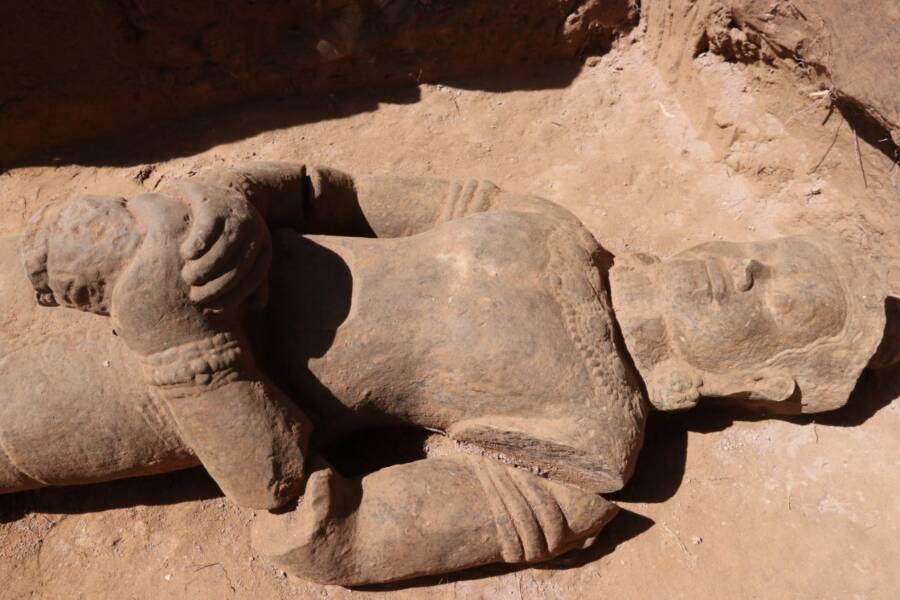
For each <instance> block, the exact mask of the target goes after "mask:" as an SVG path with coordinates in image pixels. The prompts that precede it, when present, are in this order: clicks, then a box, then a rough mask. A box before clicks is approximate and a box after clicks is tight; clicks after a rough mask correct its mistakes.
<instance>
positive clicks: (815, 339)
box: [610, 235, 886, 413]
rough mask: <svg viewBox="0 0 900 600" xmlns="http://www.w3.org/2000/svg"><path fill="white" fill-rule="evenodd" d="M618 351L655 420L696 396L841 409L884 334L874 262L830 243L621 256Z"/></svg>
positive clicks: (792, 240)
mask: <svg viewBox="0 0 900 600" xmlns="http://www.w3.org/2000/svg"><path fill="white" fill-rule="evenodd" d="M610 277H611V285H612V297H613V305H614V308H615V312H616V316H617V318H618V319H619V323H620V325H621V327H622V331H623V335H624V338H625V343H626V345H627V347H628V350H629V352H630V353H631V355H632V357H633V358H634V361H635V364H636V366H637V368H638V370H639V371H640V373H641V375H642V376H643V377H644V381H645V383H646V385H647V391H648V394H649V396H650V401H651V402H652V403H653V405H654V406H655V407H657V408H658V409H661V410H678V409H683V408H690V407H691V406H694V405H695V404H696V403H697V401H698V399H699V398H700V397H730V398H739V399H744V400H755V401H765V402H774V403H778V404H777V405H768V406H769V407H770V408H772V409H774V410H776V411H778V412H804V413H812V412H821V411H825V410H831V409H834V408H838V407H840V406H843V405H844V404H845V403H846V401H847V398H848V397H849V395H850V392H851V391H852V390H853V387H854V385H855V384H856V380H857V379H858V377H859V374H860V373H861V371H862V370H863V369H864V368H865V367H866V364H867V363H868V362H869V359H870V358H871V357H872V355H873V354H874V353H875V351H876V349H877V347H878V345H879V342H880V341H881V338H882V336H883V335H884V328H885V297H886V290H885V281H884V277H883V274H881V273H880V272H879V270H878V269H877V267H876V265H875V263H874V262H873V261H871V260H869V259H867V258H865V257H862V256H857V255H855V254H854V253H853V252H852V250H851V249H850V248H849V247H847V246H845V245H844V244H843V243H841V242H840V241H839V240H838V239H836V238H833V237H830V236H826V235H811V236H803V237H789V238H780V239H775V240H770V241H764V242H755V243H729V242H712V243H707V244H701V245H699V246H696V247H694V248H691V249H689V250H686V251H684V252H682V253H680V254H677V255H675V256H673V257H672V258H671V259H669V260H665V261H660V260H659V259H657V258H655V257H651V256H647V255H641V254H632V255H624V256H620V257H617V259H616V262H615V265H614V267H613V269H612V270H611V273H610Z"/></svg>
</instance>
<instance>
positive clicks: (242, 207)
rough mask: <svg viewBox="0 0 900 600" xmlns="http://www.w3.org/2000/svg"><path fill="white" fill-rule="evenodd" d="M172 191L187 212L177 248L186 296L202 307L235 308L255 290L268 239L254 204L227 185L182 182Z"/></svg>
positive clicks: (260, 281)
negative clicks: (187, 288) (184, 231)
mask: <svg viewBox="0 0 900 600" xmlns="http://www.w3.org/2000/svg"><path fill="white" fill-rule="evenodd" d="M174 192H175V193H176V194H177V195H178V196H179V197H180V198H181V199H182V200H183V201H185V202H186V203H187V205H188V207H189V209H190V212H191V221H190V226H189V229H188V232H187V235H186V237H185V239H184V242H183V243H182V244H181V248H180V252H181V257H182V258H183V259H184V261H185V263H184V267H183V268H182V270H181V276H182V278H183V279H184V281H185V283H187V284H188V286H190V292H189V296H190V300H191V301H192V302H194V303H195V304H197V305H199V306H203V307H217V306H234V305H236V304H238V303H240V302H242V301H243V300H245V299H247V298H248V297H250V296H252V295H253V294H254V293H256V292H258V291H260V290H261V286H262V284H263V283H264V281H265V278H266V275H267V274H268V268H269V262H270V260H271V239H270V237H269V230H268V227H267V226H266V223H265V221H264V220H263V218H262V216H261V215H260V214H259V212H258V211H257V210H256V208H254V206H253V205H252V204H251V203H250V202H248V201H247V199H246V198H245V197H244V196H243V195H242V194H240V193H239V192H237V191H235V190H233V189H230V188H224V187H217V186H212V185H206V184H201V183H193V182H185V183H182V184H180V185H179V186H178V188H177V190H174ZM256 298H257V299H258V300H261V301H264V298H262V297H260V295H257V296H256Z"/></svg>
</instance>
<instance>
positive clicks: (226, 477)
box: [0, 163, 893, 585]
mask: <svg viewBox="0 0 900 600" xmlns="http://www.w3.org/2000/svg"><path fill="white" fill-rule="evenodd" d="M278 227H280V228H281V231H279V232H278V234H277V236H276V243H275V244H274V246H273V245H271V244H270V238H269V228H278ZM291 228H292V229H294V230H295V231H290V230H289V229H291ZM301 232H305V234H304V233H301ZM322 233H329V234H331V235H322ZM363 236H370V237H363ZM373 237H374V238H381V239H372V238H373ZM273 252H274V256H275V262H274V265H273V268H272V276H271V282H270V283H271V285H267V280H268V279H269V260H270V256H271V253H273ZM22 255H23V259H24V264H25V270H26V272H27V275H28V278H29V280H30V283H31V285H32V286H33V287H34V289H35V291H36V294H37V300H38V301H39V302H40V303H41V304H44V305H46V306H52V305H55V304H62V305H65V306H68V307H70V308H77V309H80V310H81V311H82V313H76V312H73V311H59V310H51V309H48V308H44V309H40V310H38V311H37V312H34V311H32V312H27V311H26V312H25V313H24V314H26V315H28V318H29V319H33V321H31V320H29V321H28V322H27V323H23V329H22V330H21V331H20V330H8V331H7V330H5V331H4V337H5V340H8V341H5V343H6V344H9V346H8V349H7V348H4V349H3V352H2V354H0V356H2V362H0V366H2V367H3V368H6V366H7V365H9V364H10V358H11V357H15V359H16V360H18V361H20V362H18V363H14V364H13V367H15V368H17V369H18V370H16V371H7V372H6V374H5V376H4V380H5V379H10V380H11V381H12V380H13V379H17V380H18V381H21V382H24V383H23V384H20V385H14V386H10V389H12V395H11V396H10V397H9V398H8V400H7V401H6V402H5V403H4V407H3V408H4V410H6V411H9V422H10V423H12V424H13V428H11V429H6V428H5V427H6V421H0V423H3V425H4V428H2V429H0V441H2V446H3V449H4V460H3V461H0V477H2V479H0V490H2V491H16V490H19V489H24V488H28V487H35V486H39V485H47V484H54V483H84V482H89V481H92V480H101V479H107V478H113V477H123V476H128V475H132V474H141V473H150V472H159V471H163V470H169V469H174V468H179V467H181V466H184V465H186V464H190V462H191V461H192V460H193V457H196V459H199V460H200V462H201V463H202V464H203V465H204V466H205V467H206V468H207V470H208V471H209V472H210V474H211V475H212V476H213V477H214V478H215V480H216V481H217V483H219V485H220V486H221V487H222V489H223V490H224V491H225V493H226V495H227V496H228V497H229V498H231V499H232V500H234V501H236V502H238V503H239V504H241V505H244V506H251V507H259V508H268V509H275V508H277V509H280V511H281V512H280V514H278V515H270V516H267V517H265V518H263V519H261V521H260V524H259V526H258V527H257V530H256V533H255V540H256V544H257V545H258V547H259V549H260V550H261V552H263V553H264V554H265V555H267V556H269V557H271V558H272V560H274V561H276V562H277V563H278V564H280V565H282V566H283V567H284V568H286V569H287V570H290V571H291V572H294V573H296V574H299V575H302V576H304V577H309V578H312V579H314V580H316V581H321V582H328V583H340V584H344V585H354V584H361V583H374V582H383V581H394V580H398V579H404V578H408V577H414V576H417V575H424V574H432V573H443V572H447V571H451V570H456V569H460V568H465V567H470V566H475V565H480V564H486V563H491V562H507V563H531V562H537V561H541V560H545V559H548V558H551V557H553V556H556V555H558V554H560V553H562V552H565V551H566V550H569V549H572V548H575V547H579V546H582V545H584V544H585V543H588V542H589V540H590V539H591V538H593V537H594V536H595V535H596V534H597V533H598V532H599V531H600V529H601V528H602V527H603V526H604V525H605V524H606V523H607V521H608V520H609V519H610V518H611V516H612V515H613V514H614V512H615V507H614V506H613V505H611V504H610V503H608V502H607V501H606V500H604V499H602V498H600V497H598V496H597V493H606V492H612V491H616V490H618V489H620V488H621V487H622V486H623V485H624V483H625V481H626V480H627V479H628V477H629V476H630V474H631V472H632V469H633V466H634V460H635V458H636V457H637V454H638V451H639V449H640V445H641V443H642V436H643V427H644V419H645V416H646V409H645V402H644V398H643V397H642V391H641V386H640V380H639V378H638V372H639V374H640V376H641V377H642V378H643V380H644V383H645V384H646V388H647V390H648V392H649V395H650V401H651V402H652V403H653V405H654V406H655V407H657V408H659V409H663V410H671V409H682V408H689V407H690V406H692V405H693V404H694V403H695V402H696V400H697V399H698V398H699V397H700V396H701V395H703V396H711V397H737V398H740V399H743V400H747V401H751V402H757V403H761V404H763V405H770V404H773V403H774V404H775V405H776V406H777V407H785V408H784V411H787V412H790V411H792V410H793V411H795V412H796V411H799V410H803V411H805V412H816V411H822V410H830V409H832V408H835V407H837V406H840V405H842V404H843V403H844V402H845V401H846V398H847V395H848V394H849V390H850V389H851V388H852V387H853V385H854V384H855V382H856V378H857V377H858V375H859V373H860V371H861V370H862V369H863V367H865V366H866V364H867V363H868V362H869V361H870V359H871V358H872V356H873V354H875V353H876V348H877V347H878V345H879V342H880V341H881V338H882V336H883V335H884V332H885V304H884V299H885V289H884V286H885V284H884V277H883V274H880V273H879V272H878V271H877V269H876V268H875V267H874V266H873V265H871V264H870V262H869V261H868V260H867V259H866V258H864V257H856V256H855V255H854V254H853V253H848V252H846V251H844V250H842V247H841V246H840V245H839V244H837V243H836V242H833V241H832V240H831V239H830V238H828V237H826V236H812V237H806V238H783V239H779V240H774V241H770V242H758V243H752V244H727V243H716V244H706V245H701V246H698V247H695V248H693V249H690V250H688V251H686V252H684V253H682V254H679V255H677V256H676V257H674V258H673V259H671V260H669V261H666V262H660V261H658V260H655V259H653V258H651V257H647V256H643V255H632V256H627V257H622V258H620V259H619V261H618V263H617V265H616V266H615V267H613V269H612V272H611V279H610V277H609V276H608V273H609V269H610V265H611V261H612V257H611V256H610V255H609V254H608V253H607V252H606V251H605V250H603V248H602V247H601V246H600V245H599V244H598V243H597V241H596V240H595V239H594V238H593V236H591V234H590V233H588V232H587V230H586V229H584V227H583V225H581V223H580V222H579V221H578V220H577V219H576V218H575V217H574V216H573V215H571V214H570V213H568V212H567V211H566V210H564V209H562V208H561V207H559V206H556V205H554V204H552V203H550V202H548V201H546V200H543V199H541V198H538V197H534V196H527V195H521V194H511V193H507V192H504V191H503V190H501V189H499V188H497V187H496V186H494V185H493V184H490V183H487V182H467V183H464V184H457V183H453V182H447V181H442V180H434V179H408V178H399V177H384V178H378V177H354V176H350V175H348V174H344V173H341V172H338V171H334V170H330V169H311V170H309V171H307V169H306V168H305V167H303V166H302V165H292V164H278V163H258V164H250V165H247V166H244V167H239V168H235V169H214V170H210V171H207V172H204V173H201V174H200V175H197V176H196V177H193V178H189V179H186V180H181V181H178V182H175V183H173V184H171V185H169V186H167V187H166V188H162V189H161V191H160V193H156V194H144V195H141V196H138V197H136V198H134V199H132V200H130V201H127V202H126V201H124V200H122V199H119V198H104V197H95V196H87V197H76V198H74V199H71V200H67V201H64V202H61V203H57V204H54V205H50V206H49V207H47V208H46V209H44V210H42V211H40V212H39V213H37V214H36V215H35V217H34V219H33V220H32V222H31V224H30V226H29V230H28V231H27V232H26V235H25V236H24V240H23V241H22ZM4 260H5V261H6V262H8V263H9V262H12V259H10V258H9V257H4ZM20 277H21V276H20ZM11 281H14V279H12V278H11ZM20 282H21V279H20ZM610 287H611V293H612V303H611V302H610ZM267 289H268V291H269V292H270V293H271V303H270V304H271V306H270V308H269V309H268V310H267V311H266V312H263V313H262V314H261V315H258V317H260V318H255V319H252V320H249V319H248V316H249V315H248V311H249V310H251V309H258V308H260V306H261V305H262V304H263V302H264V300H265V296H266V290H267ZM5 300H6V299H5ZM8 300H9V301H10V302H11V303H15V302H21V299H20V296H12V297H10V298H9V299H8ZM613 307H615V308H616V310H617V312H618V319H616V318H614V315H613ZM46 313H61V315H54V316H46ZM84 313H93V314H84ZM107 314H108V315H110V317H111V319H109V320H105V317H104V316H103V315H107ZM62 315H64V316H62ZM56 316H59V317H60V318H62V319H66V318H67V317H68V318H69V319H70V322H71V323H72V324H73V325H74V326H75V328H74V329H71V330H69V332H68V333H70V334H71V335H72V337H71V338H69V340H68V344H69V345H66V344H59V345H58V346H57V348H58V349H57V352H58V353H59V354H55V355H50V356H51V358H55V359H56V360H59V361H60V362H65V364H66V366H67V368H70V369H73V370H74V372H76V373H84V374H85V375H81V376H72V382H73V383H74V385H72V386H69V385H68V383H69V381H68V380H67V378H68V377H70V376H71V375H69V372H68V371H67V372H63V373H61V374H60V375H59V376H58V377H57V376H56V375H55V374H54V373H53V371H52V365H50V366H51V370H46V367H47V363H46V362H44V363H42V362H41V361H40V358H39V357H40V353H41V352H44V351H45V350H44V347H43V342H44V340H43V339H42V338H41V336H40V335H39V333H36V332H40V331H41V329H42V328H44V327H46V323H47V321H43V319H45V318H47V319H51V318H54V317H56ZM82 318H86V319H89V320H84V321H80V320H79V319H82ZM98 319H99V320H98ZM65 322H66V321H65V320H63V321H61V323H63V324H65ZM618 324H621V326H622V332H621V334H620V332H619V330H618ZM104 325H106V327H110V329H107V330H106V331H107V332H108V333H105V335H104V334H102V333H100V332H102V331H103V329H104ZM78 327H82V328H83V329H82V330H81V331H79V329H78ZM28 328H31V329H28ZM94 328H95V329H94ZM112 328H114V330H115V332H116V334H115V335H114V334H113V333H112ZM92 331H93V332H94V333H95V334H96V335H95V337H94V338H93V340H94V342H93V344H92V345H90V346H82V347H80V348H76V346H75V344H78V343H79V342H80V341H81V340H82V339H84V338H82V337H80V333H81V332H88V333H90V332H92ZM891 331H893V330H891ZM263 334H266V335H267V336H268V344H267V346H266V349H267V350H268V352H269V354H271V355H272V356H271V359H272V361H271V362H272V364H273V366H274V370H275V373H274V374H275V375H276V376H277V379H278V380H279V381H280V382H283V384H284V385H286V391H287V392H290V393H291V395H292V398H291V399H288V396H287V395H286V394H285V393H283V392H282V391H281V390H280V389H279V388H278V387H277V386H275V384H273V383H272V381H271V380H270V379H269V378H268V377H267V376H266V375H265V374H264V373H263V372H262V370H261V369H260V368H259V367H258V366H257V363H256V360H255V359H254V353H253V349H254V346H253V344H252V342H251V341H250V340H252V339H259V337H258V336H260V335H263ZM620 335H622V336H624V340H625V345H623V344H622V343H621V341H620ZM85 337H86V338H87V339H88V340H91V338H90V337H88V336H85ZM120 340H121V341H120ZM122 342H124V344H123V343H122ZM626 345H627V349H628V351H630V353H631V356H630V358H631V359H633V361H634V365H635V366H636V367H637V371H638V372H635V370H634V368H633V367H632V366H631V365H632V362H631V360H629V355H628V353H627V352H626ZM86 348H87V349H88V352H87V353H86V352H85V351H84V350H85V349H86ZM13 349H15V351H13ZM885 352H886V354H887V353H890V351H885ZM112 353H120V354H115V356H116V358H117V359H120V360H121V362H122V364H123V365H124V368H125V369H126V372H127V373H130V374H132V375H134V374H137V373H142V375H143V381H144V386H140V385H135V380H134V379H131V380H129V381H125V382H119V381H118V380H116V379H114V377H116V376H121V373H118V372H117V373H113V372H112V371H111V370H107V371H105V372H104V370H103V369H101V368H98V367H97V365H96V364H95V361H96V358H97V357H98V356H103V355H111V354H112ZM30 362H33V363H34V364H33V365H32V366H30V367H29V366H28V365H29V363H30ZM889 362H890V360H888V361H887V363H889ZM101 364H103V365H105V364H107V363H101ZM0 373H2V371H0ZM88 376H90V378H88ZM48 381H49V382H50V386H53V387H51V391H52V392H54V393H55V394H56V396H55V397H54V398H53V401H54V402H57V403H59V405H62V406H69V407H70V408H68V409H67V410H68V412H67V413H64V414H65V416H67V417H72V421H73V422H75V423H77V424H78V425H79V426H80V428H81V429H80V430H77V431H76V432H75V433H74V434H72V439H71V441H70V440H68V439H67V440H65V442H64V443H62V444H54V445H48V444H41V440H40V435H42V434H44V433H45V432H46V431H47V430H48V429H49V430H51V431H54V432H55V433H58V434H59V435H66V434H69V433H70V432H69V431H67V430H66V427H72V425H70V424H62V425H60V424H59V414H57V413H56V412H53V410H52V409H53V408H55V406H56V405H54V404H47V403H46V402H44V401H43V400H44V395H45V394H46V392H47V389H48V385H47V382H48ZM142 388H143V389H142ZM122 393H126V394H128V397H129V398H130V399H131V400H132V402H133V404H134V406H136V407H137V408H133V407H132V405H131V404H126V410H122V409H121V408H114V409H113V410H111V411H110V413H109V414H108V415H107V414H102V415H100V418H99V419H98V423H99V424H94V423H91V422H90V419H91V418H97V412H96V408H97V407H100V408H101V409H102V408H103V407H106V406H113V407H116V403H117V402H123V399H122V397H121V394H122ZM294 401H296V404H295V403H294ZM300 407H302V408H303V410H304V412H306V413H309V417H310V418H308V417H307V416H306V415H304V414H302V413H301V412H300V410H299V408H300ZM45 408H47V409H48V410H44V409H45ZM776 410H777V408H776ZM18 413H27V419H25V420H24V421H23V420H22V419H21V418H19V419H16V415H17V414H18ZM103 419H105V420H103ZM311 420H312V421H315V422H316V423H317V424H318V426H319V436H320V437H319V441H320V442H327V441H328V440H329V439H334V438H339V437H340V436H341V435H342V434H344V433H347V432H354V431H364V430H365V429H367V428H370V427H374V426H379V425H385V424H389V425H402V426H407V427H415V428H418V429H425V430H430V431H433V432H435V433H437V434H439V437H437V438H436V439H437V440H439V441H438V442H435V443H434V444H433V445H431V446H429V447H428V448H427V450H428V456H427V457H426V458H424V459H422V460H419V461H414V462H411V463H407V464H402V465H395V466H392V467H388V468H384V469H381V470H378V471H376V472H374V473H371V474H369V475H366V476H364V477H362V478H361V479H344V478H343V477H341V476H339V475H338V474H336V473H335V472H333V471H332V470H331V469H330V467H328V466H327V465H324V464H322V462H321V461H318V462H317V466H316V468H315V470H314V473H313V474H312V475H311V477H310V479H309V482H308V483H307V484H306V490H305V492H304V494H303V497H302V498H301V499H300V500H299V505H298V506H297V507H296V508H291V506H292V503H293V501H295V500H297V498H298V496H300V494H301V492H303V491H304V490H303V486H304V480H305V477H306V475H307V464H308V463H309V461H308V458H307V455H308V453H309V452H310V450H312V451H315V447H313V448H310V447H309V446H308V440H309V437H310V434H311V424H310V421H311ZM101 427H106V428H109V429H110V430H111V431H112V432H114V434H115V435H113V436H110V435H109V433H107V432H106V431H102V430H101ZM126 436H129V437H126ZM111 439H112V443H111ZM107 456H108V457H109V461H108V463H109V464H104V462H103V461H104V459H105V458H106V457H107ZM473 506H480V507H481V508H482V510H479V511H473V510H472V507H473Z"/></svg>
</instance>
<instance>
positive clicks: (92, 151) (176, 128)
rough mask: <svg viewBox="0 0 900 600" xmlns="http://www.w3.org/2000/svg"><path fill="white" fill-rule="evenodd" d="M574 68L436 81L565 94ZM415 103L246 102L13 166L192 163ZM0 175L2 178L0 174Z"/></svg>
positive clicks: (335, 99)
mask: <svg viewBox="0 0 900 600" xmlns="http://www.w3.org/2000/svg"><path fill="white" fill-rule="evenodd" d="M582 67H583V65H582V63H580V62H576V61H565V62H551V63H548V64H538V65H529V66H516V67H509V68H506V69H504V70H503V71H502V72H497V73H489V74H482V75H477V76H471V77H467V78H460V79H448V80H445V81H437V82H434V83H436V84H437V83H440V84H442V85H445V86H447V87H451V88H454V87H455V88H459V89H466V90H485V91H491V92H501V93H502V92H511V91H517V90H546V89H561V88H565V87H567V86H568V85H569V84H571V83H572V81H573V80H574V79H575V77H577V76H578V74H579V73H580V72H581V69H582ZM420 99H421V90H420V88H419V86H418V85H405V86H397V87H392V88H384V89H380V88H378V89H362V90H351V91H342V92H336V93H322V94H320V95H318V96H315V97H303V98H300V97H290V98H282V99H275V100H257V101H250V102H246V103H243V104H239V105H237V106H232V107H228V108H222V109H216V110H211V111H209V112H207V113H205V114H202V115H200V116H193V117H187V118H183V119H177V120H172V121H167V122H161V123H153V124H152V125H148V126H142V127H139V128H134V129H131V130H126V131H122V132H119V133H117V134H116V135H115V136H114V137H111V138H103V139H98V140H93V141H91V142H89V143H84V144H78V145H75V146H71V147H64V148H59V149H56V150H54V151H52V152H47V153H44V155H42V156H39V157H37V158H35V159H32V160H30V161H25V162H23V163H20V164H17V165H15V166H17V167H28V166H50V165H52V166H60V165H66V164H79V165H85V166H97V167H101V166H104V167H128V166H136V165H141V164H147V163H154V162H161V161H165V160H170V159H174V158H181V157H187V156H193V155H195V154H198V153H200V152H204V151H206V150H208V149H210V148H212V147H214V146H217V145H220V144H226V143H231V142H235V141H239V140H242V139H246V138H249V137H253V136H255V135H258V134H260V133H263V132H266V131H274V130H279V129H285V128H289V127H295V126H298V125H304V124H310V123H316V122H321V121H328V120H332V119H340V118H344V117H349V116H352V115H356V114H361V113H367V112H374V111H376V110H378V108H379V106H381V105H382V104H415V103H416V102H418V101H419V100H420ZM0 172H2V171H0Z"/></svg>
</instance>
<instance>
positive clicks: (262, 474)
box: [143, 334, 312, 509]
mask: <svg viewBox="0 0 900 600" xmlns="http://www.w3.org/2000/svg"><path fill="white" fill-rule="evenodd" d="M143 362H144V373H145V378H146V379H147V382H148V384H149V386H150V393H151V394H152V395H153V396H154V397H155V398H157V399H158V400H160V401H162V402H163V403H165V404H166V405H167V406H168V408H169V410H170V411H171V413H172V416H173V417H174V419H175V422H176V423H177V425H178V429H179V431H180V433H181V436H182V438H183V439H184V441H185V442H186V443H187V444H188V446H190V447H191V448H192V449H193V451H194V453H195V454H196V455H197V457H198V458H199V459H200V461H201V462H202V463H203V466H204V467H206V469H207V471H209V473H210V475H212V477H213V479H215V480H216V483H218V484H219V486H220V487H221V488H222V490H223V491H224V492H225V495H226V496H228V497H229V498H231V499H232V500H234V501H235V502H237V503H239V504H241V505H242V506H248V507H252V508H260V509H274V508H278V507H280V506H283V505H285V504H287V503H288V502H290V501H292V500H294V499H295V498H297V497H298V496H299V495H300V493H301V492H302V488H303V482H304V475H305V472H304V471H305V462H306V454H307V447H308V443H309V436H310V433H311V431H312V425H311V424H310V422H309V420H308V419H307V418H306V417H305V416H304V415H303V413H302V412H301V411H300V410H299V409H298V408H297V407H296V406H295V405H294V404H293V403H292V402H291V401H290V399H288V398H287V397H286V396H285V395H284V394H283V393H281V391H280V390H279V389H278V388H277V386H275V385H274V384H273V383H272V382H270V381H269V380H268V379H267V378H266V377H265V376H263V375H262V374H261V373H260V372H259V371H258V369H257V368H256V366H255V364H254V362H253V358H252V356H251V355H250V354H249V352H247V351H246V350H245V349H244V344H243V343H242V342H240V341H239V340H237V339H235V338H233V337H232V336H229V335H227V334H219V335H216V336H214V337H213V338H211V339H207V340H203V341H201V342H198V343H193V344H186V345H183V346H181V347H176V348H171V349H169V350H167V351H165V352H162V353H159V354H157V355H153V356H149V357H144V359H143Z"/></svg>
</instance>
